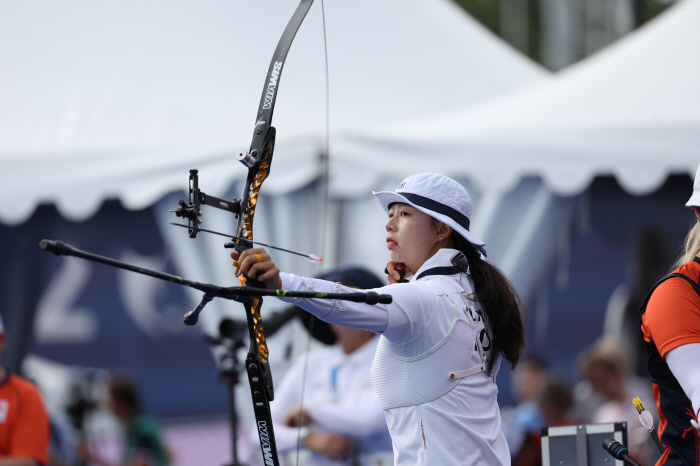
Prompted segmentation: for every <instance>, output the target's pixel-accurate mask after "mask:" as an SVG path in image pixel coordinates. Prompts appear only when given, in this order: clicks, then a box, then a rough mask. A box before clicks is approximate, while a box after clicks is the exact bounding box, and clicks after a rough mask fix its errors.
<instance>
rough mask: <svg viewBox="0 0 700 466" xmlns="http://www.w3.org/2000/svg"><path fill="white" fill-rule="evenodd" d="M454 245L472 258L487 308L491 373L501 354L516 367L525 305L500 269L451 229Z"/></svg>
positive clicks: (474, 277)
mask: <svg viewBox="0 0 700 466" xmlns="http://www.w3.org/2000/svg"><path fill="white" fill-rule="evenodd" d="M451 237H452V241H453V243H454V248H455V249H457V250H459V251H460V252H461V253H462V254H464V256H465V257H466V258H467V260H468V261H469V270H470V272H471V278H472V280H473V281H474V292H475V293H476V299H477V300H478V301H479V302H480V303H481V306H482V308H483V310H484V313H485V317H484V320H485V321H486V324H487V325H488V326H489V328H490V329H491V333H492V337H491V339H492V341H491V344H492V347H491V352H490V354H489V359H488V362H487V364H488V370H489V372H490V371H491V370H492V369H493V364H494V362H495V361H496V356H497V355H498V354H499V353H500V354H501V355H503V357H504V358H505V359H507V360H508V362H510V368H511V369H514V368H515V365H516V364H518V360H519V359H520V352H521V351H522V350H523V348H524V347H525V332H524V330H523V319H522V315H521V314H522V313H524V306H523V303H522V301H521V300H520V296H518V292H517V291H516V290H515V288H514V287H513V285H512V284H511V283H510V282H509V281H508V279H507V278H506V277H505V275H503V273H502V272H501V271H500V270H499V269H498V267H496V266H494V265H492V264H489V263H488V262H486V261H485V260H483V259H482V258H481V255H480V254H479V251H478V250H477V249H476V248H475V247H474V245H473V244H471V243H470V242H469V241H467V240H465V239H464V238H463V237H462V235H460V234H459V233H457V232H456V231H454V230H453V231H452V235H451Z"/></svg>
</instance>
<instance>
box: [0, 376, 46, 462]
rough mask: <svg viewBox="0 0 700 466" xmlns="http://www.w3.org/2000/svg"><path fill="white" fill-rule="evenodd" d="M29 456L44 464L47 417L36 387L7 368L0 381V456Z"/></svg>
mask: <svg viewBox="0 0 700 466" xmlns="http://www.w3.org/2000/svg"><path fill="white" fill-rule="evenodd" d="M7 456H11V457H29V458H33V459H35V460H36V461H37V462H38V463H39V464H47V462H48V456H49V417H48V414H47V412H46V408H45V407H44V402H43V401H42V399H41V395H40V393H39V390H38V389H37V388H36V386H34V384H32V383H31V382H29V381H28V380H26V379H24V378H22V377H20V376H18V375H16V374H13V373H10V372H9V371H8V372H7V376H6V377H5V379H4V380H2V381H1V382H0V458H1V457H7Z"/></svg>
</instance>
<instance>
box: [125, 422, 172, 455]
mask: <svg viewBox="0 0 700 466" xmlns="http://www.w3.org/2000/svg"><path fill="white" fill-rule="evenodd" d="M124 442H125V443H124V452H123V462H124V464H147V465H149V466H167V465H168V464H169V462H170V461H169V458H168V452H167V451H166V449H165V446H164V445H163V442H162V441H161V436H160V428H159V426H158V423H157V422H156V421H155V420H154V419H152V418H150V417H148V416H145V415H139V416H137V417H136V418H135V419H134V420H133V421H132V422H131V423H130V424H129V426H128V428H127V431H126V437H125V439H124Z"/></svg>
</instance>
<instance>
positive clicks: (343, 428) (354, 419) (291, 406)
mask: <svg viewBox="0 0 700 466" xmlns="http://www.w3.org/2000/svg"><path fill="white" fill-rule="evenodd" d="M323 278H324V279H326V280H330V281H339V282H341V283H342V284H343V285H345V286H349V287H352V288H361V289H366V288H377V287H380V286H381V285H382V283H381V281H380V280H379V278H377V277H376V276H375V275H374V274H372V273H371V272H369V271H368V270H365V269H362V268H359V267H351V268H343V269H340V270H337V271H334V272H331V273H329V274H327V275H325V276H324V277H323ZM325 325H326V324H325V323H324V322H316V323H315V324H314V326H313V329H314V330H316V329H317V328H318V327H321V326H325ZM329 327H330V329H329V332H332V333H330V334H331V335H334V336H335V340H336V341H335V343H334V344H333V345H331V346H328V347H325V348H320V349H316V350H313V351H311V352H309V353H307V354H306V355H304V356H302V357H299V358H298V359H297V360H296V361H295V362H294V364H292V366H291V367H290V368H289V370H288V371H287V372H286V373H285V374H284V377H283V378H282V381H281V382H280V385H279V387H278V388H277V389H276V390H275V400H274V401H273V402H272V404H271V406H270V408H271V410H272V421H273V423H274V426H275V437H276V440H277V450H278V452H279V453H280V454H281V455H285V454H286V455H287V458H288V459H289V460H290V464H296V456H297V455H298V454H299V453H301V455H304V454H307V455H309V456H308V457H306V458H305V461H304V462H303V464H307V465H308V466H336V465H345V464H352V465H356V466H390V465H392V464H393V463H394V460H393V453H392V445H391V437H390V436H389V430H388V429H387V426H386V422H385V421H384V412H383V410H382V406H381V404H379V399H378V398H377V395H376V393H375V392H374V389H373V387H372V380H371V379H370V368H371V366H372V358H373V357H374V353H375V351H376V349H377V340H378V337H377V336H376V335H375V334H374V333H372V332H368V331H367V330H360V329H355V328H350V327H342V326H340V325H335V324H330V325H329ZM304 379H305V380H304ZM302 390H303V394H302ZM301 403H303V405H301ZM297 440H299V442H298V441H297ZM298 443H299V445H297V444H298ZM297 448H299V449H300V450H301V452H298V451H297Z"/></svg>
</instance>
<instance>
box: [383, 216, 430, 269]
mask: <svg viewBox="0 0 700 466" xmlns="http://www.w3.org/2000/svg"><path fill="white" fill-rule="evenodd" d="M386 231H387V238H386V242H387V244H386V245H387V248H388V249H389V260H391V261H394V262H401V263H403V264H405V265H406V266H407V267H408V268H409V270H410V271H411V272H413V273H415V272H416V271H418V269H419V268H420V267H421V265H423V262H425V261H426V260H428V259H429V258H430V257H431V256H432V255H433V254H435V244H436V243H437V235H436V232H435V226H434V224H433V219H432V218H431V217H430V216H429V215H427V214H424V213H423V212H421V211H420V210H418V209H416V208H414V207H411V206H410V205H408V204H393V205H392V206H391V208H390V209H389V220H388V221H387V222H386Z"/></svg>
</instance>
